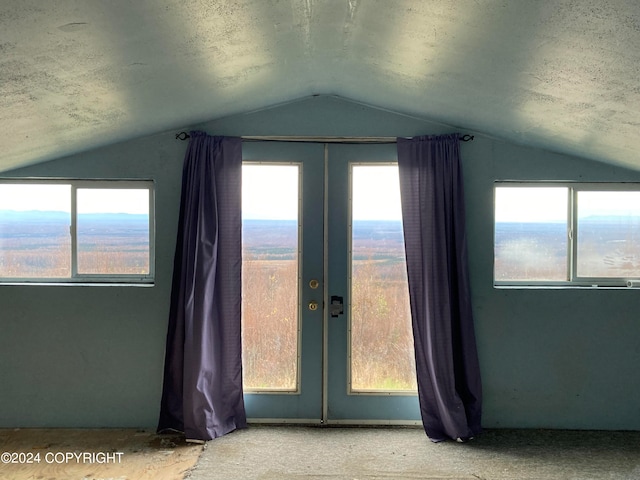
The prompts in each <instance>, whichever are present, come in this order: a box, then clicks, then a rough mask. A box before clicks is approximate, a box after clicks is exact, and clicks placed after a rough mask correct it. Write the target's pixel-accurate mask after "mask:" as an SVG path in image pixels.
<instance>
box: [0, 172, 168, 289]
mask: <svg viewBox="0 0 640 480" xmlns="http://www.w3.org/2000/svg"><path fill="white" fill-rule="evenodd" d="M7 184H17V185H68V186H69V187H70V225H69V236H70V247H69V255H70V276H68V277H2V276H0V285H37V284H40V285H68V284H71V285H78V284H87V285H100V284H103V285H129V284H131V285H143V286H144V285H149V286H151V285H153V284H154V282H155V182H154V181H153V180H151V179H68V178H33V177H29V178H18V177H4V178H0V185H7ZM79 189H101V190H109V189H113V190H127V189H131V190H144V189H146V190H148V192H149V272H148V273H147V274H126V273H120V274H107V273H79V272H78V236H77V227H78V214H77V210H78V208H77V207H78V203H77V202H78V197H77V192H78V190H79Z"/></svg>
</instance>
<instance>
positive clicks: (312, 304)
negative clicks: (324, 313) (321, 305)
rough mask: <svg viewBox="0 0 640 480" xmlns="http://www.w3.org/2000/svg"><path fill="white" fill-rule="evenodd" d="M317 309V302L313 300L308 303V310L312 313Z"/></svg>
mask: <svg viewBox="0 0 640 480" xmlns="http://www.w3.org/2000/svg"><path fill="white" fill-rule="evenodd" d="M317 309H318V302H316V301H315V300H311V301H310V302H309V310H311V311H314V310H317Z"/></svg>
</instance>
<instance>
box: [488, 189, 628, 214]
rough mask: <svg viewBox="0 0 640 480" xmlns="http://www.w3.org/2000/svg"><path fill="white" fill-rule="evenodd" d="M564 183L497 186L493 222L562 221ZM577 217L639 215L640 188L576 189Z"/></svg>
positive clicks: (565, 198)
mask: <svg viewBox="0 0 640 480" xmlns="http://www.w3.org/2000/svg"><path fill="white" fill-rule="evenodd" d="M568 201H569V189H568V188H567V187H515V186H514V187H497V188H496V196H495V221H496V222H566V221H567V216H568V210H567V209H568ZM577 205H578V218H586V217H589V216H593V215H601V216H605V215H632V216H640V191H631V192H630V191H578V198H577Z"/></svg>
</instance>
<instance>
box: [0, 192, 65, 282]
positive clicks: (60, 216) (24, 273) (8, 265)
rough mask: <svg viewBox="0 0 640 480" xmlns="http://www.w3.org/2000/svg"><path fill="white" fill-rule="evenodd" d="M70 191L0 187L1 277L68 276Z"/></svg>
mask: <svg viewBox="0 0 640 480" xmlns="http://www.w3.org/2000/svg"><path fill="white" fill-rule="evenodd" d="M70 224H71V187H70V186H69V185H34V184H15V183H12V184H0V276H1V277H5V278H7V277H8V278H56V277H69V276H70V275H71V237H70V234H69V226H70Z"/></svg>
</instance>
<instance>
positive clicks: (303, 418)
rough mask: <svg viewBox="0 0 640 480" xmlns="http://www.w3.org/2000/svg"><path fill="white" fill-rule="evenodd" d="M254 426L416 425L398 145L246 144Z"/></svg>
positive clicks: (246, 327)
mask: <svg viewBox="0 0 640 480" xmlns="http://www.w3.org/2000/svg"><path fill="white" fill-rule="evenodd" d="M243 159H244V162H245V163H244V165H243V305H242V309H243V370H244V373H243V375H244V379H243V380H244V387H245V406H246V409H247V416H248V417H249V419H250V421H251V420H255V421H260V420H262V421H280V422H304V423H362V424H365V423H383V424H385V423H390V424H393V423H416V422H417V421H418V420H419V415H420V414H419V408H418V402H417V396H416V392H415V388H416V387H415V366H414V359H413V344H412V337H411V325H410V316H409V301H408V293H407V287H406V270H405V266H404V250H403V239H402V227H401V221H400V202H399V191H398V179H397V165H396V164H395V162H396V149H395V145H338V144H330V145H325V144H302V143H280V142H256V143H245V144H243Z"/></svg>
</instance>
